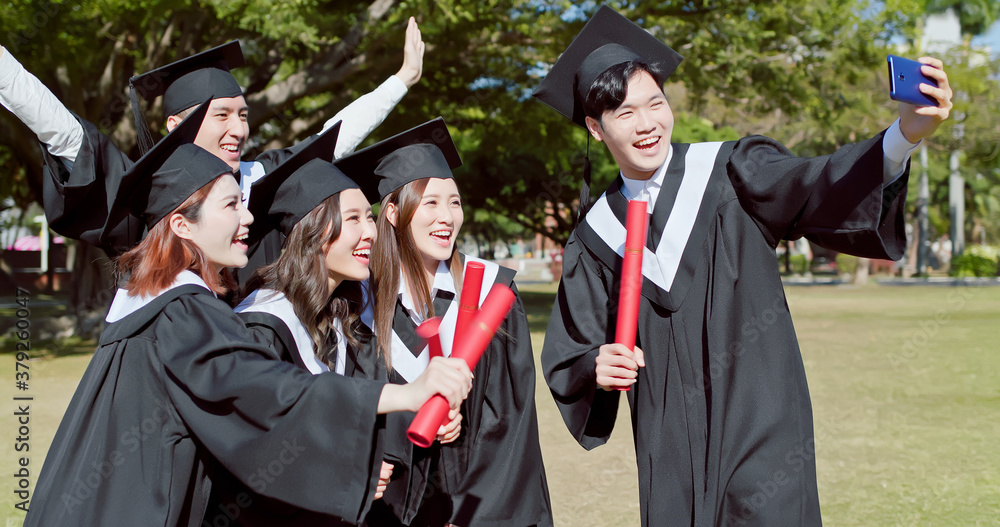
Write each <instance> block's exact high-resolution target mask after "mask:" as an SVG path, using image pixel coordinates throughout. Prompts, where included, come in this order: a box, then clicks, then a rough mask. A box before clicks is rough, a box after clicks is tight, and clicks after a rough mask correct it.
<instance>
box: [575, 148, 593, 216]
mask: <svg viewBox="0 0 1000 527" xmlns="http://www.w3.org/2000/svg"><path fill="white" fill-rule="evenodd" d="M589 208H590V135H589V134H588V135H587V155H586V156H584V158H583V186H582V187H580V206H579V207H578V208H577V214H576V223H577V225H579V224H580V223H582V222H583V217H584V216H586V215H587V210H588V209H589Z"/></svg>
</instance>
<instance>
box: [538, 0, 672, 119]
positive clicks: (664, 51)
mask: <svg viewBox="0 0 1000 527" xmlns="http://www.w3.org/2000/svg"><path fill="white" fill-rule="evenodd" d="M682 60H684V58H683V57H681V56H680V55H679V54H678V53H677V52H676V51H674V50H672V49H670V47H669V46H667V45H666V44H664V43H663V42H660V41H659V40H657V39H656V37H654V36H653V35H650V34H649V33H648V32H646V30H645V29H643V28H641V27H639V26H637V25H636V24H635V23H634V22H632V21H631V20H629V19H627V18H625V17H623V16H622V15H620V14H619V13H618V12H617V11H615V10H614V9H612V8H610V7H608V6H606V5H605V6H601V8H600V9H598V10H597V13H596V14H595V15H594V16H593V17H592V18H591V19H590V20H589V21H588V22H587V25H585V26H583V29H582V30H581V31H580V33H579V34H578V35H577V36H576V38H574V39H573V42H572V43H571V44H570V45H569V47H568V48H566V51H565V52H563V54H562V55H561V56H560V57H559V59H558V60H557V61H556V63H555V64H554V65H553V66H552V69H551V70H549V73H548V75H546V76H545V78H544V79H542V82H541V83H540V84H539V85H538V86H537V87H536V88H535V91H534V92H533V93H532V95H534V96H535V97H537V98H538V99H539V100H540V101H542V102H544V103H545V104H547V105H549V106H551V107H552V108H553V109H555V110H556V111H557V112H559V113H561V114H563V115H565V116H566V117H567V118H568V119H570V120H572V121H573V122H574V123H576V124H578V125H580V126H582V127H584V128H586V127H587V123H586V121H585V117H586V116H585V115H584V113H583V102H584V101H585V100H586V98H587V95H588V94H589V93H590V88H591V86H593V84H594V81H595V80H597V77H599V76H600V75H601V74H602V73H604V72H605V71H607V69H608V68H610V67H612V66H616V65H618V64H621V63H623V62H629V61H640V62H645V63H646V64H651V65H652V64H656V65H657V66H659V68H660V70H661V71H663V74H664V76H665V78H666V77H669V76H670V74H672V73H673V72H674V70H676V69H677V66H678V65H680V63H681V61H682Z"/></svg>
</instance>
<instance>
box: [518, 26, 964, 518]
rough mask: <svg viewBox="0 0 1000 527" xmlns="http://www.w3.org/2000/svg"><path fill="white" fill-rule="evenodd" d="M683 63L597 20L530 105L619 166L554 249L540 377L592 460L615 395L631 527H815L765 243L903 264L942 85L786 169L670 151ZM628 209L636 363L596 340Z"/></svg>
mask: <svg viewBox="0 0 1000 527" xmlns="http://www.w3.org/2000/svg"><path fill="white" fill-rule="evenodd" d="M681 60H682V59H681V57H680V56H679V55H678V54H677V53H675V52H674V51H673V50H672V49H670V48H669V47H667V46H666V45H664V44H663V43H661V42H659V41H658V40H656V39H655V38H654V37H652V36H651V35H649V34H648V33H647V32H646V31H644V30H643V29H642V28H640V27H639V26H637V25H635V24H633V23H632V22H630V21H629V20H627V19H625V18H624V17H622V16H621V15H619V14H618V13H616V12H615V11H614V10H612V9H611V8H608V7H606V6H605V7H602V8H601V9H600V10H599V11H598V12H597V14H595V15H594V17H593V18H592V19H591V20H590V21H589V22H588V23H587V25H586V26H585V27H584V29H583V30H582V31H581V33H580V34H579V35H578V36H577V37H576V39H575V40H574V41H573V43H572V44H571V45H570V46H569V48H568V49H567V50H566V51H565V52H564V53H563V54H562V56H561V57H560V58H559V60H558V61H557V62H556V64H555V65H554V66H553V67H552V69H551V71H550V72H549V74H548V75H547V76H546V78H545V79H544V80H543V81H542V83H541V84H540V85H539V86H538V88H536V90H535V96H536V97H538V98H539V99H540V100H542V101H543V102H545V103H546V104H548V105H550V106H552V107H553V108H555V109H556V110H557V111H559V112H560V113H561V114H563V115H565V116H566V117H568V118H569V119H571V120H573V121H574V122H575V123H577V124H578V125H580V126H583V127H585V128H586V129H587V130H588V132H589V133H590V134H591V135H592V136H593V137H594V138H595V139H596V140H598V141H601V142H603V143H604V144H606V145H607V147H608V150H609V151H610V152H611V154H612V156H613V157H614V159H615V161H616V162H617V163H618V167H619V168H620V169H621V174H620V177H618V178H617V179H616V180H615V181H614V182H613V183H612V184H611V186H610V187H609V188H608V189H607V191H606V192H605V193H604V194H603V195H602V196H601V197H600V199H598V200H597V202H596V203H595V204H594V205H593V207H592V208H590V210H589V212H587V213H586V215H585V216H584V217H583V219H582V220H581V221H580V223H579V224H578V225H577V227H576V229H575V230H574V232H573V233H572V235H571V236H570V239H569V242H568V243H567V245H566V249H565V254H564V257H563V274H562V282H561V283H560V285H559V292H558V295H557V300H556V304H555V306H554V307H553V311H552V317H551V319H550V320H549V326H548V330H547V332H546V335H545V345H544V348H543V350H542V369H543V371H544V375H545V379H546V382H547V383H548V385H549V388H550V389H551V391H552V394H553V397H554V399H555V401H556V404H557V405H558V406H559V409H560V411H561V412H562V416H563V419H564V421H565V422H566V425H567V427H568V428H569V430H570V432H571V433H572V434H573V435H574V437H576V439H577V441H578V442H579V443H580V444H581V445H582V446H583V447H584V448H587V449H592V448H595V447H597V446H599V445H601V444H604V443H605V442H606V441H607V439H608V437H609V436H610V434H611V430H612V428H613V427H614V424H615V417H616V415H617V411H618V404H619V399H620V393H621V392H620V391H618V390H617V389H622V388H630V390H629V391H628V402H629V405H630V407H631V410H632V412H631V413H632V426H633V433H634V436H635V448H636V464H637V466H638V472H639V503H640V511H641V518H642V524H643V525H645V526H649V525H678V526H692V525H694V526H730V525H733V526H735V525H740V526H742V525H759V526H775V525H782V526H784V525H795V526H814V525H820V524H821V519H820V508H819V497H818V493H817V488H816V463H815V445H814V435H813V423H812V406H811V403H810V401H809V390H808V388H807V386H806V377H805V371H804V368H803V365H802V357H801V354H800V352H799V348H798V344H797V342H796V339H795V332H794V329H793V327H792V321H791V316H790V314H789V312H788V307H787V304H786V302H785V297H784V293H783V289H782V285H781V277H780V275H779V271H778V262H777V258H776V257H775V247H776V245H777V244H778V243H779V242H780V241H781V240H783V239H797V238H800V237H802V236H805V237H807V238H808V239H810V240H812V241H814V242H816V243H818V244H819V245H821V246H824V247H827V248H830V249H833V250H836V251H840V252H846V253H850V254H855V255H859V256H865V257H870V258H887V259H888V258H892V259H898V258H899V257H901V256H902V254H903V249H904V248H905V246H906V239H905V234H904V217H903V207H904V205H905V197H906V196H905V194H906V181H907V176H908V159H909V155H910V152H911V151H912V150H913V149H914V148H915V147H916V144H914V143H919V141H920V140H922V139H923V138H925V137H928V136H930V135H931V134H932V133H934V131H935V130H936V129H937V127H938V125H940V123H941V122H942V121H943V120H944V119H946V118H947V117H948V113H949V110H950V108H951V96H952V93H951V89H950V88H949V86H948V77H947V75H946V74H945V73H944V71H943V69H942V65H941V62H940V61H938V60H936V59H931V58H925V59H921V61H922V62H924V64H925V66H924V67H923V73H924V74H926V75H929V76H931V77H932V78H934V79H935V80H936V81H937V82H938V85H939V86H940V88H934V87H932V86H931V85H929V84H923V85H921V91H922V92H923V93H925V94H927V95H930V96H931V97H933V98H935V99H936V100H937V101H938V107H920V108H916V107H914V106H911V105H908V104H900V107H899V119H898V120H897V121H896V122H895V123H893V124H892V125H891V126H890V127H889V128H888V129H886V130H885V131H884V132H882V133H880V134H878V135H877V136H875V137H873V138H871V139H868V140H867V141H863V142H861V143H858V144H853V145H847V146H844V147H842V148H840V149H839V150H837V151H836V152H835V153H833V154H832V155H829V156H821V157H816V158H800V157H796V156H794V155H792V154H791V153H790V152H789V151H788V150H787V149H785V148H784V147H783V146H782V145H781V144H779V143H778V142H776V141H774V140H772V139H768V138H766V137H761V136H750V137H746V138H744V139H741V140H739V141H730V142H724V143H721V142H720V143H697V144H682V143H673V144H671V141H670V139H671V137H670V136H671V132H672V129H673V114H672V112H671V108H670V104H669V102H668V101H667V98H666V97H665V96H664V93H663V89H662V86H663V82H664V80H666V78H667V76H669V75H670V74H671V73H673V71H674V69H676V68H677V66H678V65H679V64H680V62H681ZM629 200H641V201H645V202H647V210H648V211H649V212H650V213H651V214H650V216H649V226H648V233H649V234H648V237H647V240H646V243H645V249H644V255H643V262H642V263H643V265H642V274H643V284H642V299H641V300H640V308H639V319H638V335H637V339H636V343H637V346H636V347H635V348H634V349H628V348H626V347H625V346H623V345H621V344H612V343H610V342H612V341H613V340H614V327H615V321H616V318H617V311H618V306H617V302H618V292H619V281H620V277H619V276H618V275H619V273H620V269H621V266H622V254H623V251H624V242H625V235H626V231H625V227H624V224H625V218H626V209H627V206H628V201H629ZM586 205H587V204H586V203H581V204H580V206H581V208H583V209H585V208H586Z"/></svg>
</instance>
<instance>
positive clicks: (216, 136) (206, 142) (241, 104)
mask: <svg viewBox="0 0 1000 527" xmlns="http://www.w3.org/2000/svg"><path fill="white" fill-rule="evenodd" d="M209 104H210V106H209V108H208V113H207V114H206V115H205V120H204V121H202V123H201V128H200V129H199V130H198V136H197V137H195V139H194V144H196V145H198V146H200V147H202V148H204V149H205V150H208V151H209V152H211V153H213V154H215V156H216V157H218V158H219V159H221V160H223V161H225V162H226V163H228V164H229V166H230V168H232V169H233V170H234V171H235V170H238V169H239V168H240V157H241V156H242V153H243V146H244V145H245V144H246V140H247V137H248V136H249V135H250V125H249V124H247V111H248V108H247V103H246V99H244V98H243V96H242V95H240V96H239V97H227V98H224V99H212V102H211V103H209ZM181 120H182V119H180V118H178V117H177V116H176V115H171V116H170V117H168V118H167V130H168V131H169V130H173V128H174V126H177V125H178V124H179V123H180V122H181Z"/></svg>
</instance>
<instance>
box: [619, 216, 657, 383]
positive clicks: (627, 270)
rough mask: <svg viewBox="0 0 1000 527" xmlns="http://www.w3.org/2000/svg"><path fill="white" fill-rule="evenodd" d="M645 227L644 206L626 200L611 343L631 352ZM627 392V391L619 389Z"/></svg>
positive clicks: (636, 320)
mask: <svg viewBox="0 0 1000 527" xmlns="http://www.w3.org/2000/svg"><path fill="white" fill-rule="evenodd" d="M648 225H649V220H648V213H647V212H646V202H645V201H636V200H630V201H629V202H628V217H627V219H626V222H625V231H626V234H625V255H624V256H623V257H622V281H621V287H619V289H618V323H617V325H616V326H615V342H616V343H618V344H623V345H624V346H625V347H626V348H628V349H630V350H632V349H634V348H635V333H636V330H637V329H638V325H639V297H640V296H641V295H642V252H643V248H644V247H645V246H646V228H647V227H648ZM623 390H625V391H627V390H628V388H623Z"/></svg>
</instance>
